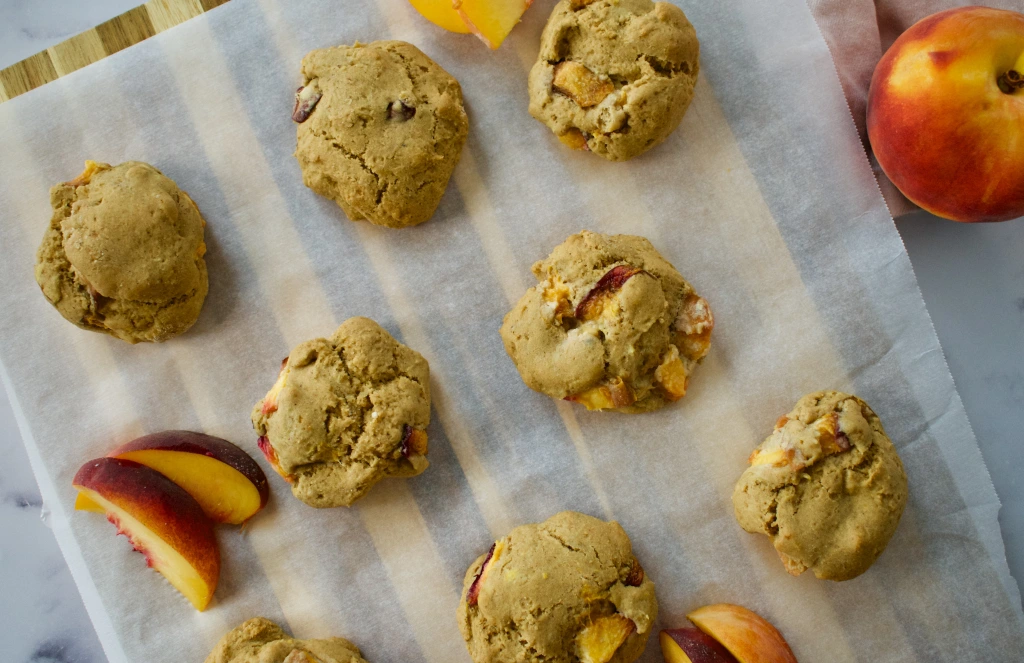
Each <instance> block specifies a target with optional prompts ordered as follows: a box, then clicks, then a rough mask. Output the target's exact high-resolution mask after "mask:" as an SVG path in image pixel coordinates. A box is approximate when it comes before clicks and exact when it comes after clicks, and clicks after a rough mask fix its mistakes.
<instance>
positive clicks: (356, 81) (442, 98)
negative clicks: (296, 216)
mask: <svg viewBox="0 0 1024 663" xmlns="http://www.w3.org/2000/svg"><path fill="white" fill-rule="evenodd" d="M302 78H303V83H302V87H301V88H299V91H298V92H297V93H296V102H295V110H294V112H293V114H292V119H293V120H295V121H296V122H297V123H298V128H297V137H298V138H297V145H296V149H295V158H296V159H298V161H299V166H300V167H301V168H302V181H303V182H304V183H305V184H306V186H308V187H309V188H310V189H312V190H313V191H315V192H317V193H319V194H320V195H321V196H325V197H327V198H330V199H331V200H333V201H334V202H336V203H337V204H338V205H339V206H340V207H341V209H342V210H344V212H345V214H346V215H347V216H348V218H349V219H352V220H353V221H356V220H359V219H366V220H368V221H370V222H371V223H374V224H377V225H380V226H387V227H390V228H403V227H406V226H413V225H416V224H418V223H423V222H424V221H426V220H427V219H429V218H430V217H431V216H433V214H434V210H436V209H437V206H438V204H439V203H440V202H441V196H442V195H443V194H444V191H445V188H446V187H447V186H448V179H449V178H450V177H451V174H452V171H454V170H455V165H456V164H457V163H458V162H459V156H460V154H461V152H462V146H463V144H464V143H465V142H466V135H467V133H468V131H469V122H468V119H467V117H466V111H465V109H464V108H463V105H462V89H461V88H460V87H459V83H458V81H456V80H455V79H454V78H453V77H452V76H451V75H450V74H449V73H448V72H446V71H445V70H444V69H442V68H441V66H440V65H438V64H437V63H436V62H434V61H433V60H431V59H430V58H429V57H427V56H426V55H424V54H423V52H422V51H420V50H419V49H418V48H416V47H415V46H413V45H412V44H408V43H406V42H404V41H375V42H372V43H369V44H359V43H356V44H355V45H353V46H336V47H334V48H322V49H319V50H315V51H312V52H310V53H309V54H308V55H306V57H304V58H303V59H302Z"/></svg>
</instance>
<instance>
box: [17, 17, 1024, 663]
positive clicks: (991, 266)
mask: <svg viewBox="0 0 1024 663" xmlns="http://www.w3.org/2000/svg"><path fill="white" fill-rule="evenodd" d="M136 4H138V0H92V1H91V2H88V3H84V2H80V0H5V1H4V2H2V3H0V68H2V67H6V66H8V65H10V64H13V63H14V62H17V61H18V60H21V59H23V58H25V57H28V56H30V55H32V54H34V53H37V52H38V51H41V50H43V49H45V48H47V47H49V46H52V45H53V44H56V43H58V42H60V41H63V40H64V39H67V38H68V37H71V36H73V35H75V34H77V33H79V32H81V31H83V30H87V29H89V28H91V27H93V26H95V25H97V24H99V23H101V22H103V21H105V20H107V19H109V18H111V17H113V16H116V15H118V14H120V13H121V12H124V11H126V10H128V9H131V8H132V7H133V6H135V5H136ZM897 226H898V228H899V230H900V234H901V235H902V236H903V240H904V242H905V243H906V246H907V251H908V252H909V254H910V259H911V262H912V263H913V265H914V270H915V271H916V272H917V277H918V280H919V282H920V285H921V291H922V292H923V294H924V299H925V303H926V305H927V307H928V311H929V312H930V313H931V316H932V320H933V321H934V323H935V327H936V330H937V332H938V336H939V340H940V342H941V343H942V347H943V349H944V351H945V354H946V359H947V361H948V362H949V367H950V370H951V371H952V373H953V379H954V380H955V382H956V385H957V388H958V389H959V390H960V394H961V396H962V397H963V401H964V405H965V407H966V408H967V414H968V417H969V418H970V420H971V424H972V425H973V427H974V431H975V433H976V435H977V437H978V442H979V444H980V445H981V451H982V454H983V455H984V457H985V461H986V463H987V464H988V467H989V471H990V472H991V473H992V480H993V482H994V483H995V487H996V492H997V493H998V494H999V497H1000V499H1001V500H1002V502H1003V508H1002V510H1001V511H1000V514H999V521H1000V523H1001V525H1002V530H1003V540H1004V541H1005V543H1006V555H1007V558H1008V559H1009V563H1010V571H1011V573H1012V574H1013V576H1014V578H1016V579H1017V582H1018V584H1019V585H1021V586H1022V588H1024V582H1022V580H1024V482H1022V481H1020V480H1019V479H1018V477H1019V475H1020V474H1021V473H1024V453H1021V451H1022V448H1024V260H1022V259H1021V256H1024V221H1015V222H1010V223H1002V224H990V225H974V226H970V225H963V224H957V223H952V222H947V221H942V220H940V219H936V218H935V217H932V216H931V215H928V214H925V213H918V214H914V215H911V216H909V217H905V218H903V219H901V220H900V221H898V222H897ZM0 457H2V458H4V463H3V464H2V465H0V532H3V535H2V536H0V617H2V620H3V624H4V631H5V633H6V635H5V637H4V638H0V661H5V662H8V663H27V662H30V661H31V662H33V663H36V662H39V663H42V662H49V661H60V662H62V663H85V662H90V661H103V660H104V656H103V651H102V649H101V648H100V645H99V641H98V640H97V638H96V634H95V632H94V631H93V629H92V625H91V624H90V622H89V618H88V616H87V615H86V613H85V608H84V606H83V605H82V600H81V598H80V597H79V595H78V591H77V589H76V588H75V585H74V582H73V580H72V579H71V574H70V573H69V571H68V568H67V565H66V564H65V563H64V559H63V557H62V556H61V553H60V550H59V549H58V548H57V542H56V540H55V539H54V537H53V533H52V532H51V531H50V530H49V528H48V527H47V526H46V514H45V513H42V517H40V514H41V511H42V500H41V498H40V496H39V489H38V487H37V486H36V482H35V479H34V478H33V476H32V470H31V468H30V467H29V462H28V456H27V455H26V453H25V449H24V447H23V446H22V442H21V437H20V435H19V434H18V430H17V427H16V425H15V422H14V417H13V414H12V412H11V409H10V405H9V404H8V402H7V399H6V396H5V395H4V394H2V393H0Z"/></svg>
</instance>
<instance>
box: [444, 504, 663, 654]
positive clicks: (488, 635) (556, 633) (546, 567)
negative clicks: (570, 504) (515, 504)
mask: <svg viewBox="0 0 1024 663" xmlns="http://www.w3.org/2000/svg"><path fill="white" fill-rule="evenodd" d="M657 617H658V601H657V599H656V598H655V596H654V583H653V582H652V581H651V579H650V578H649V577H647V575H646V574H645V573H644V570H643V567H642V566H640V562H639V561H638V560H637V559H636V557H634V556H633V549H632V545H631V544H630V541H629V537H628V536H627V535H626V533H625V532H624V531H623V529H622V528H621V527H620V526H619V524H618V523H614V522H604V521H602V520H598V519H597V518H592V517H591V516H586V515H583V514H582V513H576V512H574V511H563V512H562V513H559V514H556V515H554V516H552V517H551V518H548V519H547V520H545V521H544V522H542V523H537V524H532V525H522V526H520V527H516V528H515V529H513V530H512V531H511V532H509V533H508V535H507V536H504V537H502V538H500V539H498V540H497V541H495V542H494V545H493V546H491V549H490V550H489V551H488V552H487V553H486V554H484V555H481V556H480V557H478V558H477V560H476V561H475V562H473V564H472V566H470V567H469V570H468V571H467V572H466V577H465V580H464V582H463V589H462V598H461V600H460V602H459V611H458V619H459V629H460V630H461V631H462V637H464V638H465V639H466V647H467V648H468V649H469V655H470V657H471V658H472V659H473V661H475V663H504V662H505V661H508V662H509V663H511V662H512V661H547V662H549V663H579V662H584V663H631V662H632V661H635V660H636V659H637V658H639V657H640V654H641V653H643V650H644V644H645V643H646V642H647V637H648V636H649V635H650V634H651V628H652V626H653V625H654V622H655V620H656V619H657Z"/></svg>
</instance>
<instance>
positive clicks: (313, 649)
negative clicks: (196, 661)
mask: <svg viewBox="0 0 1024 663" xmlns="http://www.w3.org/2000/svg"><path fill="white" fill-rule="evenodd" d="M205 663H366V661H364V660H363V657H362V654H361V653H360V652H359V648H358V647H356V646H355V645H354V644H352V643H351V642H349V641H348V640H346V639H345V638H324V639H319V640H296V639H295V638H292V637H291V636H289V635H288V634H287V633H285V632H284V631H283V630H281V627H280V626H278V625H277V624H275V623H274V622H272V621H270V620H269V619H265V618H263V617H255V618H253V619H250V620H248V621H246V622H243V623H242V624H241V625H240V626H238V627H236V628H233V629H231V630H230V631H228V632H227V633H225V634H224V637H222V638H221V639H220V642H218V643H217V646H216V647H214V648H213V651H212V652H210V655H209V656H207V657H206V662H205Z"/></svg>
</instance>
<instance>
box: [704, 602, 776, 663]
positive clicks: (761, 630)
mask: <svg viewBox="0 0 1024 663" xmlns="http://www.w3.org/2000/svg"><path fill="white" fill-rule="evenodd" d="M686 618H687V619H689V620H690V621H691V622H693V623H694V624H695V625H696V626H697V628H699V629H700V630H702V631H704V632H705V633H707V634H708V635H710V636H711V637H712V638H714V639H715V640H717V641H718V642H719V643H721V644H722V646H724V647H725V648H726V649H727V650H729V653H730V654H732V655H733V656H734V657H735V658H736V660H737V661H739V663H796V657H795V656H794V655H793V650H792V649H790V648H789V645H788V644H786V640H785V638H783V637H782V634H781V633H779V631H778V629H776V628H775V627H774V626H772V625H771V624H770V623H768V621H767V620H765V619H764V618H763V617H761V616H760V615H758V614H757V613H756V612H754V611H752V610H748V609H747V608H744V607H743V606H739V605H732V604H730V603H716V604H714V605H706V606H704V607H703V608H697V609H696V610H694V611H693V612H691V613H690V614H688V615H686Z"/></svg>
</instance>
